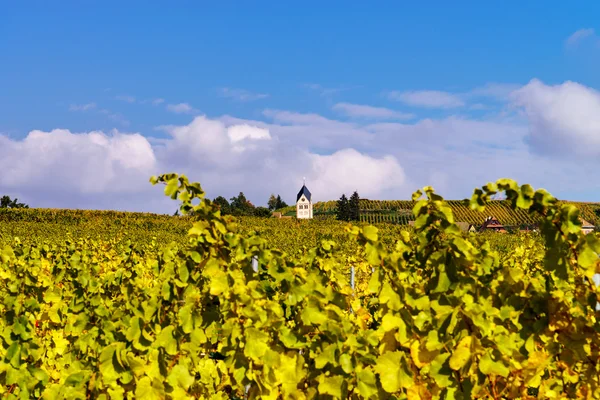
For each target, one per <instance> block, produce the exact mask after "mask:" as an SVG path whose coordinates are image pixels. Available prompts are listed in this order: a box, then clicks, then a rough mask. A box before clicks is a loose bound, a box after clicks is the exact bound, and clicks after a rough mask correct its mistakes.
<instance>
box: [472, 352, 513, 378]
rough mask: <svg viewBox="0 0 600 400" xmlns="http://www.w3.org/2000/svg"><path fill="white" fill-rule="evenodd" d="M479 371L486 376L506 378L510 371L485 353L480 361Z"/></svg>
mask: <svg viewBox="0 0 600 400" xmlns="http://www.w3.org/2000/svg"><path fill="white" fill-rule="evenodd" d="M479 370H480V371H481V373H483V374H485V375H500V376H502V377H504V378H506V377H507V376H508V374H509V372H510V371H509V369H508V368H507V367H506V366H505V365H504V364H503V363H502V362H498V361H494V360H492V357H491V356H490V353H489V352H488V353H485V354H484V355H483V357H481V359H480V360H479Z"/></svg>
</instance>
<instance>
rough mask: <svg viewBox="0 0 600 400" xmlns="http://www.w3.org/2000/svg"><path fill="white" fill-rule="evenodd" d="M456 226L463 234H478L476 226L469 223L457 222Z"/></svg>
mask: <svg viewBox="0 0 600 400" xmlns="http://www.w3.org/2000/svg"><path fill="white" fill-rule="evenodd" d="M456 225H457V226H458V227H459V229H460V230H461V231H463V232H477V228H475V225H473V224H470V223H468V222H457V223H456Z"/></svg>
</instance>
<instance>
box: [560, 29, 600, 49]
mask: <svg viewBox="0 0 600 400" xmlns="http://www.w3.org/2000/svg"><path fill="white" fill-rule="evenodd" d="M594 36H596V31H595V30H594V29H593V28H583V29H579V30H577V31H575V32H573V34H571V35H570V36H569V37H568V38H567V39H566V40H565V44H566V45H567V46H575V45H576V44H577V43H580V42H581V41H583V40H584V39H586V38H589V37H594Z"/></svg>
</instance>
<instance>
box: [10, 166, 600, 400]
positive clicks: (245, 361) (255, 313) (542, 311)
mask: <svg viewBox="0 0 600 400" xmlns="http://www.w3.org/2000/svg"><path fill="white" fill-rule="evenodd" d="M152 183H153V184H155V185H161V186H160V187H161V188H162V189H163V190H164V193H165V194H166V195H167V196H169V197H171V198H172V199H174V200H178V201H179V202H180V212H181V213H182V214H187V213H189V212H190V211H193V217H187V216H185V217H167V216H155V215H148V214H122V213H110V212H107V213H102V212H94V211H67V210H64V211H60V210H59V211H57V210H27V211H21V210H10V211H7V212H4V213H2V214H0V396H2V398H6V399H11V400H12V399H30V398H41V399H46V400H50V399H101V400H112V399H134V398H135V399H148V400H150V399H169V400H171V399H243V398H248V399H265V398H268V399H280V398H282V399H283V398H285V399H287V398H293V399H313V398H332V399H383V398H385V399H388V398H396V399H410V400H413V399H414V400H418V399H428V400H429V399H471V398H473V399H504V398H515V399H516V398H520V399H535V398H540V399H542V398H582V399H595V398H600V334H599V333H598V332H600V322H599V321H600V312H599V311H597V309H596V305H597V304H598V301H599V300H600V289H598V287H596V285H595V284H594V282H593V280H592V277H593V276H594V274H595V273H596V272H598V271H600V263H599V258H598V255H599V254H600V236H599V235H598V234H597V233H590V234H587V235H584V234H583V233H582V232H581V223H580V219H579V216H580V211H579V209H578V208H577V207H576V206H574V205H572V204H565V203H560V202H557V201H556V199H554V198H553V197H552V196H551V195H550V194H548V193H546V192H545V191H543V190H539V191H534V190H533V189H532V188H530V187H528V186H517V185H516V183H514V182H513V181H510V180H500V181H498V183H497V185H487V186H485V187H484V188H483V189H480V190H479V191H476V192H474V195H473V198H472V199H471V201H470V202H469V210H470V212H473V213H479V214H480V215H487V213H488V211H489V210H488V209H487V207H493V204H491V203H490V200H489V197H490V196H491V195H493V194H495V193H496V192H497V191H498V190H502V191H504V192H505V193H506V195H507V197H508V200H507V201H506V202H505V204H506V205H507V206H508V207H510V208H511V209H513V210H514V213H515V215H517V214H519V213H522V212H525V213H527V215H530V216H533V215H536V216H537V217H536V218H537V219H536V221H538V222H539V226H540V232H539V233H535V232H529V233H517V234H494V233H483V234H473V233H465V232H462V231H461V230H460V229H459V228H458V226H457V225H456V224H455V222H459V221H460V220H459V218H455V217H454V215H453V208H452V207H451V206H450V205H449V204H448V203H446V202H444V201H443V200H442V199H441V198H439V197H438V196H436V195H435V194H434V193H433V192H432V191H431V190H430V189H429V188H425V190H424V192H425V196H426V197H425V199H422V200H419V201H417V202H415V203H414V207H413V209H412V212H413V215H412V220H414V221H415V223H414V226H410V227H409V226H405V225H400V224H393V223H388V222H387V221H382V222H381V223H380V224H378V225H376V226H373V225H369V224H366V223H358V224H356V225H352V224H348V223H343V222H340V221H336V220H334V219H331V218H322V219H314V220H305V221H301V220H295V219H287V220H280V219H275V218H272V219H268V218H267V219H261V218H255V217H252V218H239V219H236V218H233V217H229V216H222V215H221V214H220V211H219V210H218V208H217V207H215V205H214V204H213V203H212V202H210V201H208V200H206V199H204V192H203V191H202V188H201V187H200V185H199V184H197V183H190V182H189V181H188V180H187V178H185V177H184V176H179V175H176V174H166V175H161V176H160V177H154V178H152ZM195 200H199V201H195ZM193 204H195V205H193ZM372 215H377V216H379V217H383V216H386V215H385V214H384V213H380V214H377V213H373V214H372ZM464 215H467V212H466V211H464ZM532 218H533V217H532ZM36 224H37V225H36ZM36 226H37V228H36ZM15 236H17V237H18V239H17V238H15ZM350 270H353V271H355V280H354V282H353V283H354V285H351V284H350V279H349V278H350V277H349V272H350Z"/></svg>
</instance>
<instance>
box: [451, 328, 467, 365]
mask: <svg viewBox="0 0 600 400" xmlns="http://www.w3.org/2000/svg"><path fill="white" fill-rule="evenodd" d="M471 342H472V338H471V336H466V337H464V338H462V339H461V340H460V342H458V345H457V346H456V348H455V349H454V352H452V356H451V357H450V368H452V369H453V370H459V369H461V368H462V367H464V366H465V364H466V363H467V362H468V361H469V359H470V358H471Z"/></svg>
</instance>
